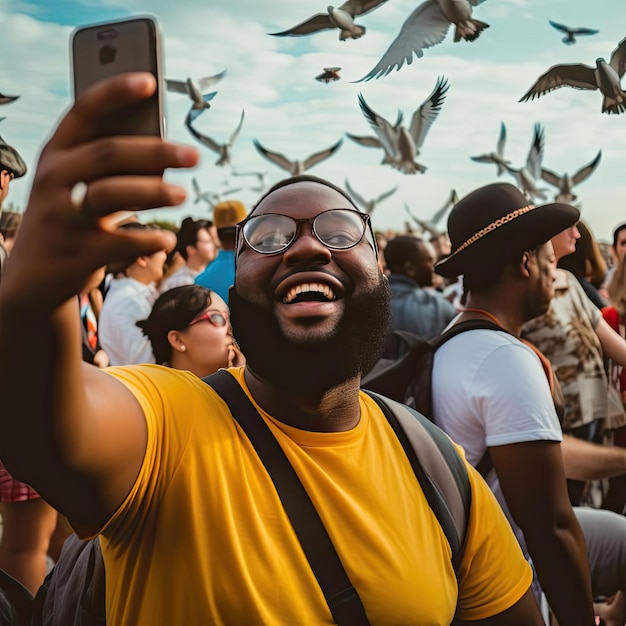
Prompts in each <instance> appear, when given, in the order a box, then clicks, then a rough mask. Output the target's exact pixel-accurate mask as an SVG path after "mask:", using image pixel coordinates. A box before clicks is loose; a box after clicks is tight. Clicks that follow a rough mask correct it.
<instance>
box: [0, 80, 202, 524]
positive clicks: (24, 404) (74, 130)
mask: <svg viewBox="0 0 626 626" xmlns="http://www.w3.org/2000/svg"><path fill="white" fill-rule="evenodd" d="M154 89H155V81H154V78H153V77H152V76H150V75H147V74H127V75H125V76H119V77H116V78H114V79H111V80H108V81H106V82H102V83H99V84H98V85H95V86H94V87H93V88H91V89H90V90H89V91H88V92H86V93H85V94H84V95H82V96H81V97H80V98H79V99H78V100H77V101H76V104H75V105H74V106H73V107H72V108H71V109H70V110H69V112H68V113H67V114H66V115H65V117H64V118H63V119H62V120H61V122H60V124H59V126H58V128H57V130H56V132H55V133H54V134H53V136H52V137H51V139H50V140H49V142H48V144H47V145H46V146H45V148H44V150H43V151H42V153H41V157H40V160H39V164H38V166H37V171H36V173H35V178H34V182H33V187H32V190H31V195H30V198H29V201H28V206H27V210H26V212H25V215H24V219H23V222H22V225H21V228H20V233H19V236H18V237H17V240H16V242H15V246H14V248H13V252H12V255H11V257H10V260H9V261H8V262H7V264H6V266H5V268H4V271H3V276H2V283H1V284H0V397H2V411H1V412H0V458H1V459H2V461H3V462H4V463H5V464H6V466H7V467H8V469H9V470H10V471H11V472H13V473H14V474H15V476H16V477H18V478H20V479H22V480H24V481H26V482H28V483H30V484H32V485H33V487H35V488H36V489H37V490H38V491H39V492H40V493H41V495H42V496H43V497H44V498H46V499H47V500H48V501H49V502H50V503H51V504H52V505H54V506H55V507H57V508H58V509H60V510H61V511H62V512H63V513H65V514H66V515H67V516H68V517H69V519H70V521H71V522H72V523H73V524H74V526H75V527H76V528H77V529H80V530H82V531H83V532H85V533H88V532H92V531H96V530H98V529H99V528H100V527H101V525H102V523H103V522H104V521H106V520H107V519H108V517H109V516H110V515H111V513H112V512H113V511H114V510H115V509H116V508H117V506H118V505H119V504H120V503H121V502H122V500H123V499H124V497H125V496H126V494H127V493H128V491H129V489H130V487H131V486H132V484H133V481H134V480H135V477H136V475H137V472H138V470H139V467H140V464H141V461H142V458H143V454H144V449H145V441H146V426H145V422H144V418H143V414H142V411H141V409H140V407H139V404H138V403H137V401H136V400H135V399H134V397H133V396H132V395H131V394H130V392H129V391H128V390H127V389H126V387H124V385H122V384H121V383H120V382H118V381H117V380H115V379H114V378H112V377H111V376H109V375H108V374H106V373H104V372H101V371H99V370H98V369H97V368H96V367H94V366H90V365H86V364H84V363H83V362H82V359H81V343H80V338H81V334H80V330H79V320H78V314H77V307H76V303H75V299H74V296H75V294H78V293H79V292H80V291H81V289H82V288H83V286H84V285H85V283H86V282H87V279H88V277H89V276H90V274H91V273H92V272H94V271H95V270H96V269H98V268H99V267H102V266H103V265H105V264H107V263H109V262H111V261H116V260H123V259H128V258H135V257H137V256H140V255H144V254H152V253H153V252H155V251H157V250H159V249H163V248H164V247H167V245H168V244H170V241H169V238H171V234H168V233H165V232H164V231H156V230H142V231H131V230H127V231H116V230H114V229H113V228H112V227H111V221H110V218H109V216H110V215H111V214H112V213H114V212H115V211H118V210H122V209H127V208H128V207H135V208H136V209H142V208H153V207H160V206H168V205H176V204H179V203H180V202H182V200H183V199H184V191H183V190H182V189H179V188H178V187H175V186H172V185H170V184H167V183H165V182H164V181H163V179H162V174H163V171H164V170H165V169H166V168H172V167H188V166H192V165H194V164H195V163H196V161H197V153H196V151H195V150H194V149H192V148H182V147H178V146H175V145H172V144H169V143H166V142H163V141H162V140H160V139H158V138H154V137H115V138H104V139H95V136H96V130H97V127H98V124H99V122H101V121H102V118H103V117H105V116H106V115H109V114H115V113H116V111H117V109H120V108H121V107H123V106H124V105H126V104H129V103H131V102H132V101H135V100H139V99H142V98H146V97H149V96H150V95H151V94H152V93H153V92H154ZM80 181H84V182H85V183H87V185H88V186H87V192H86V195H85V198H84V201H83V202H82V203H80V204H79V205H78V206H76V205H75V204H73V203H72V200H71V190H72V188H73V187H74V186H75V184H76V183H78V182H80Z"/></svg>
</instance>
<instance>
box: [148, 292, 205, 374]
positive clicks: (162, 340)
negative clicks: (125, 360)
mask: <svg viewBox="0 0 626 626" xmlns="http://www.w3.org/2000/svg"><path fill="white" fill-rule="evenodd" d="M211 293H212V291H211V290H210V289H207V288H206V287H202V286H201V285H196V284H192V285H182V286H180V287H174V288H173V289H168V290H167V291H164V292H163V293H162V294H161V295H160V296H159V297H158V298H157V300H156V301H155V303H154V304H153V305H152V311H151V312H150V315H149V316H148V318H147V319H145V320H140V321H139V322H137V326H139V328H141V330H142V331H143V334H144V335H145V336H146V337H148V339H149V340H150V345H151V346H152V352H153V353H154V358H155V360H156V362H157V363H158V364H159V365H168V364H169V361H170V359H171V356H172V346H171V345H170V342H169V340H168V338H167V335H168V333H169V332H170V330H185V328H187V327H188V326H189V323H190V322H191V321H192V320H193V319H194V318H195V317H197V316H198V315H200V313H202V312H203V311H204V310H205V309H206V308H207V307H208V306H209V305H210V304H211Z"/></svg>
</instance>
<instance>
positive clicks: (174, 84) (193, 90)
mask: <svg viewBox="0 0 626 626" xmlns="http://www.w3.org/2000/svg"><path fill="white" fill-rule="evenodd" d="M225 74H226V70H223V71H222V72H220V73H219V74H215V75H213V76H205V77H204V78H201V79H200V80H199V81H198V82H197V83H196V82H194V81H193V80H192V79H191V78H187V80H170V79H167V78H166V79H165V87H166V88H167V90H168V91H171V92H173V93H182V94H186V95H188V96H189V97H190V98H191V101H192V102H193V105H192V107H191V112H190V114H191V121H193V120H195V119H196V118H197V117H198V115H200V114H201V113H202V112H203V111H204V110H205V109H210V108H211V104H210V102H211V100H213V98H214V97H215V95H216V94H217V91H212V92H211V93H207V90H208V89H209V87H211V86H213V85H215V83H217V82H219V81H220V80H222V78H224V75H225Z"/></svg>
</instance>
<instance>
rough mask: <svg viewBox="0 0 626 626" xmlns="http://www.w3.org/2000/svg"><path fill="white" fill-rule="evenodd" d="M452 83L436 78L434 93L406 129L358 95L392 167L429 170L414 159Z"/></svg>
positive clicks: (412, 171)
mask: <svg viewBox="0 0 626 626" xmlns="http://www.w3.org/2000/svg"><path fill="white" fill-rule="evenodd" d="M449 86H450V85H449V83H448V81H447V79H446V78H445V77H440V78H438V79H437V83H436V84H435V88H434V89H433V91H432V93H431V94H430V95H429V96H428V98H426V100H424V102H422V104H421V105H420V107H419V108H418V109H417V110H416V111H415V113H413V116H412V117H411V125H410V126H409V127H408V128H406V127H405V126H403V125H402V124H399V125H398V126H397V128H396V127H394V126H392V125H391V124H390V123H389V122H388V121H387V120H386V119H385V118H384V117H382V116H381V115H379V114H378V113H376V112H375V111H374V110H372V109H371V108H370V107H369V106H368V104H367V103H366V102H365V99H364V98H363V95H362V94H359V106H360V107H361V111H363V115H365V117H366V119H367V121H368V122H369V124H370V126H371V127H372V128H373V129H374V131H375V132H376V135H377V137H378V139H379V140H380V142H381V144H382V145H383V147H384V149H385V152H386V153H387V154H388V155H391V156H392V162H391V165H392V167H394V168H396V169H399V170H400V171H401V172H403V173H404V174H415V173H416V172H421V173H422V174H423V173H424V172H425V171H426V167H425V166H424V165H421V164H420V163H417V161H415V159H416V157H417V156H419V154H420V148H421V147H422V144H423V143H424V139H425V138H426V134H427V133H428V130H429V128H430V127H431V126H432V124H433V122H434V121H435V120H436V119H437V116H438V115H439V112H440V111H441V106H442V105H443V101H444V100H445V97H446V93H447V91H448V88H449Z"/></svg>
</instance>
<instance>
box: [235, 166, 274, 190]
mask: <svg viewBox="0 0 626 626" xmlns="http://www.w3.org/2000/svg"><path fill="white" fill-rule="evenodd" d="M231 173H232V175H233V176H255V177H256V179H257V180H258V184H257V185H256V186H254V187H250V188H249V189H250V190H252V191H264V190H265V188H266V187H267V172H236V171H235V170H233V171H232V172H231Z"/></svg>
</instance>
